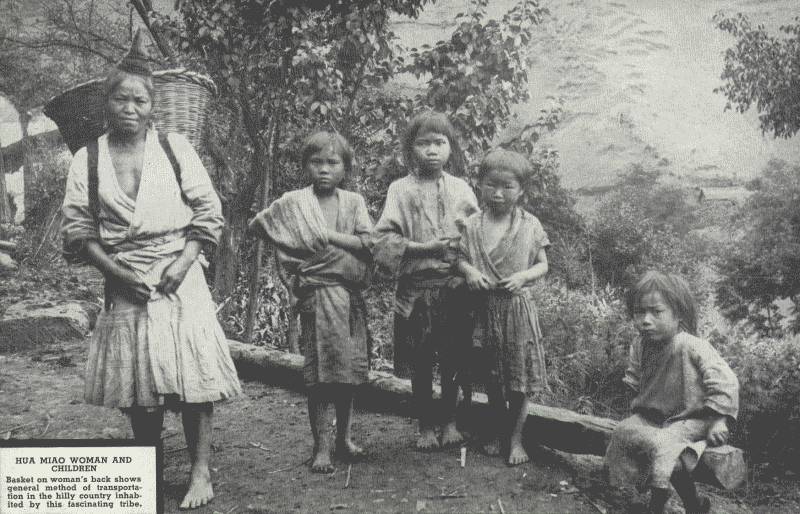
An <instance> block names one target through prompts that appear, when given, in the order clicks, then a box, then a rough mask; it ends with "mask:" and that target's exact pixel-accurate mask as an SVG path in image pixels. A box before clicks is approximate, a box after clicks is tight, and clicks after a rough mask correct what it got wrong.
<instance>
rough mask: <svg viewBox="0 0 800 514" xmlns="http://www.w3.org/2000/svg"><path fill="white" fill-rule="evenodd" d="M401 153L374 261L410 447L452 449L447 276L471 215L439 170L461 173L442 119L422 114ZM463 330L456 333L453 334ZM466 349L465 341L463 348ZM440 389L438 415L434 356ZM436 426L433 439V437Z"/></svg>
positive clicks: (469, 202) (455, 305)
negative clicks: (391, 309) (409, 401)
mask: <svg viewBox="0 0 800 514" xmlns="http://www.w3.org/2000/svg"><path fill="white" fill-rule="evenodd" d="M403 150H404V154H405V160H406V164H407V165H408V167H409V170H410V172H409V174H408V175H407V176H405V177H403V178H401V179H398V180H396V181H395V182H393V183H392V184H391V185H390V186H389V190H388V192H387V194H386V203H385V205H384V208H383V213H382V214H381V218H380V220H378V223H377V224H376V225H375V239H376V241H375V245H374V253H375V261H376V262H377V263H379V264H381V265H382V266H383V267H384V268H385V269H387V270H388V271H390V272H391V273H393V274H394V275H395V276H397V289H396V293H395V318H394V369H395V374H396V375H397V376H399V377H408V376H410V377H411V385H412V390H413V395H414V403H415V408H416V410H417V415H418V417H419V431H420V436H419V438H418V440H417V448H419V449H423V450H430V449H435V448H439V447H440V446H452V445H457V444H460V443H461V442H463V440H464V438H463V436H462V435H461V433H460V432H459V431H458V430H457V428H456V419H455V415H456V404H457V399H458V388H457V385H456V384H457V376H458V374H459V364H458V360H459V358H460V353H463V351H461V352H460V351H459V349H458V348H456V345H457V344H458V342H459V341H458V337H457V335H454V334H458V331H457V328H458V327H459V326H461V325H463V317H464V316H461V313H462V312H463V311H465V308H463V307H464V306H463V303H464V302H463V295H461V296H462V298H459V295H458V294H456V293H455V289H454V287H453V282H454V281H461V282H463V280H461V279H460V278H459V277H456V276H455V275H454V273H453V269H452V268H453V262H454V261H455V253H456V250H457V244H458V237H459V233H458V227H457V224H458V223H459V222H460V221H462V220H463V219H464V218H466V217H467V216H468V215H470V214H472V213H473V212H475V211H477V210H478V200H477V198H475V194H474V193H473V192H472V188H470V186H469V184H467V183H466V182H465V181H464V180H462V179H460V178H458V177H454V176H453V175H451V174H450V173H447V172H446V171H444V170H445V169H448V170H449V171H451V172H455V173H463V172H464V158H463V155H462V154H461V150H460V149H459V147H458V139H457V137H456V134H455V129H454V128H453V126H452V125H451V124H450V121H449V120H448V119H447V117H446V116H445V115H443V114H440V113H434V112H428V113H423V114H420V115H418V116H416V117H415V118H414V119H413V120H411V122H410V123H409V126H408V128H407V130H406V134H405V137H404V139H403ZM461 332H463V331H461ZM464 346H466V343H464ZM437 354H438V357H439V367H440V372H441V384H442V410H441V413H437V412H436V411H435V410H434V407H433V403H432V400H433V398H432V395H433V389H432V388H433V384H432V381H433V365H434V360H435V358H436V355H437ZM437 414H441V416H440V419H438V420H436V418H437V417H439V416H437ZM436 421H439V424H440V425H441V441H439V439H438V438H437V435H436V432H435V425H436V424H437V423H436Z"/></svg>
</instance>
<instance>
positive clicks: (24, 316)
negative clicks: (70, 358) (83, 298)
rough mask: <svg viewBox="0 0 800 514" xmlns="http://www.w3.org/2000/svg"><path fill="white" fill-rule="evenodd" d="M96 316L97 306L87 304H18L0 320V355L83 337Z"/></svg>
mask: <svg viewBox="0 0 800 514" xmlns="http://www.w3.org/2000/svg"><path fill="white" fill-rule="evenodd" d="M98 312H99V308H98V307H97V306H95V305H93V304H90V303H86V302H68V303H62V304H53V303H51V302H42V301H35V300H23V301H21V302H17V303H15V304H13V305H11V306H10V307H8V308H7V309H6V310H5V312H4V313H3V316H2V317H1V318H0V352H12V351H18V350H24V349H29V348H32V347H34V346H38V345H43V344H51V343H56V342H60V341H64V340H67V339H72V338H78V337H85V336H86V335H87V334H88V333H89V331H90V330H91V327H92V326H94V321H95V319H96V318H97V314H98Z"/></svg>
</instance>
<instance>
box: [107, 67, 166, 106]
mask: <svg viewBox="0 0 800 514" xmlns="http://www.w3.org/2000/svg"><path fill="white" fill-rule="evenodd" d="M128 78H135V79H137V80H139V81H141V82H142V84H144V88H145V89H146V90H147V94H149V95H150V102H153V103H154V102H155V92H156V88H155V86H154V85H153V78H152V77H147V76H145V75H138V74H136V73H130V72H127V71H123V70H120V69H116V68H115V69H114V70H112V71H111V73H109V74H108V76H107V77H106V80H105V82H103V93H105V95H106V96H105V98H106V101H108V99H109V98H111V95H113V94H114V91H116V90H117V88H118V87H119V85H120V84H122V82H123V81H124V80H125V79H128Z"/></svg>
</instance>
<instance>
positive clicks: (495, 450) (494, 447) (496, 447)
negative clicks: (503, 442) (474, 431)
mask: <svg viewBox="0 0 800 514" xmlns="http://www.w3.org/2000/svg"><path fill="white" fill-rule="evenodd" d="M483 451H484V452H486V455H491V456H492V457H496V456H498V455H500V439H498V438H497V437H495V438H494V439H492V440H491V441H489V442H488V443H486V444H484V445H483Z"/></svg>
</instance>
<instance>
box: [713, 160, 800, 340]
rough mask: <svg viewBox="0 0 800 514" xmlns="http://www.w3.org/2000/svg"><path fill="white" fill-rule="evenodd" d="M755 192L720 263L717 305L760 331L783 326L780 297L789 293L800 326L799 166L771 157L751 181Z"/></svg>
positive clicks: (795, 324) (796, 328) (796, 327)
mask: <svg viewBox="0 0 800 514" xmlns="http://www.w3.org/2000/svg"><path fill="white" fill-rule="evenodd" d="M750 187H751V188H752V189H753V194H752V195H751V196H750V198H748V200H747V202H746V203H745V204H744V205H743V206H742V209H741V211H740V213H739V216H738V219H737V220H736V224H737V225H738V226H740V227H742V230H743V232H744V234H743V236H742V237H741V239H740V240H738V241H737V242H736V243H735V244H734V245H732V247H731V248H729V249H728V251H727V252H725V254H724V256H723V257H722V258H721V260H720V263H719V271H720V273H721V275H722V276H723V278H722V280H720V282H719V284H718V286H717V301H718V305H719V306H720V307H721V308H722V309H723V312H724V313H725V314H726V316H728V317H729V318H730V319H732V320H735V321H740V320H745V321H747V322H749V323H750V324H751V325H752V326H754V327H755V328H756V329H757V330H759V331H760V332H762V333H765V334H770V335H775V334H776V333H779V332H780V331H781V324H780V319H781V316H780V312H779V309H778V306H777V305H776V303H775V302H776V300H780V299H788V300H790V301H791V302H792V304H793V305H794V312H795V316H794V319H793V323H792V324H791V325H790V328H791V330H792V331H793V332H795V333H798V332H800V323H799V322H798V319H797V316H796V312H797V306H798V299H800V166H797V165H789V164H786V163H784V162H779V161H772V162H770V163H769V165H768V166H767V168H766V169H765V170H764V173H763V175H762V176H761V177H760V178H758V179H756V180H755V181H753V182H752V183H751V184H750Z"/></svg>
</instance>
